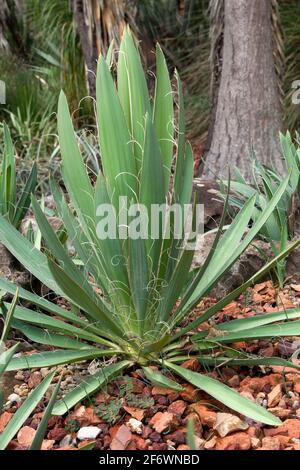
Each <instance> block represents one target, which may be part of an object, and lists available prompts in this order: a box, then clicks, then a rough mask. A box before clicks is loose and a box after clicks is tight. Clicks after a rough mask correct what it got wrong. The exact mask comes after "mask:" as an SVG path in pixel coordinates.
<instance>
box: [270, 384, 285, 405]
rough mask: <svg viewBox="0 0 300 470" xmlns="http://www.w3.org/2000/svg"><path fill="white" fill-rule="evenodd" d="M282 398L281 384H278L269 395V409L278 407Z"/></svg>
mask: <svg viewBox="0 0 300 470" xmlns="http://www.w3.org/2000/svg"><path fill="white" fill-rule="evenodd" d="M281 398H282V392H281V384H278V385H276V387H274V388H273V390H272V391H271V392H270V393H269V394H268V407H269V408H274V406H276V405H278V403H279V402H280V400H281Z"/></svg>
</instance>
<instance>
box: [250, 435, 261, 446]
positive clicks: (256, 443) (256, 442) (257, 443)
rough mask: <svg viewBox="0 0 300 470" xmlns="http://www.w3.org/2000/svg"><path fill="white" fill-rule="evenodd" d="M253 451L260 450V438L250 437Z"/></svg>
mask: <svg viewBox="0 0 300 470" xmlns="http://www.w3.org/2000/svg"><path fill="white" fill-rule="evenodd" d="M250 440H251V447H252V449H258V448H259V447H260V446H261V443H260V439H258V437H250Z"/></svg>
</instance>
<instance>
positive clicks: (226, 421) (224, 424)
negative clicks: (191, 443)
mask: <svg viewBox="0 0 300 470" xmlns="http://www.w3.org/2000/svg"><path fill="white" fill-rule="evenodd" d="M213 428H214V429H215V430H216V431H217V432H218V434H219V436H221V437H225V436H227V434H230V433H232V432H234V431H239V430H243V431H244V430H246V429H248V428H249V425H248V424H247V423H245V422H244V421H242V420H241V419H240V418H239V417H238V416H235V415H232V414H230V413H217V418H216V422H215V424H214V426H213Z"/></svg>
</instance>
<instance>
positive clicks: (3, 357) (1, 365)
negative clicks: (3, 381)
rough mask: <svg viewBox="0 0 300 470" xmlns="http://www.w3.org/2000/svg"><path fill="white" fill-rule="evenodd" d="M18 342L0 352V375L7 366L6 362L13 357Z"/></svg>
mask: <svg viewBox="0 0 300 470" xmlns="http://www.w3.org/2000/svg"><path fill="white" fill-rule="evenodd" d="M18 346H19V343H17V344H15V345H14V346H12V347H11V348H9V349H8V350H7V351H4V352H1V353H0V377H1V376H2V374H4V372H5V370H6V369H7V367H8V364H9V362H10V360H11V358H12V357H13V355H14V354H15V353H16V351H17V349H18Z"/></svg>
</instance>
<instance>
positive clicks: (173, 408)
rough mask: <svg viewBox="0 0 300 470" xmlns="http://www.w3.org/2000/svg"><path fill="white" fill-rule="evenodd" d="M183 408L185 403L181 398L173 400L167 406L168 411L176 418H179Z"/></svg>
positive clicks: (184, 408)
mask: <svg viewBox="0 0 300 470" xmlns="http://www.w3.org/2000/svg"><path fill="white" fill-rule="evenodd" d="M185 410H186V403H185V402H184V401H183V400H176V401H173V403H171V405H170V406H169V407H168V411H169V413H173V414H174V415H175V416H177V417H178V418H181V416H182V415H183V413H184V412H185Z"/></svg>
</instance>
